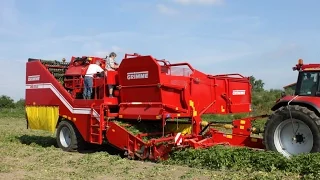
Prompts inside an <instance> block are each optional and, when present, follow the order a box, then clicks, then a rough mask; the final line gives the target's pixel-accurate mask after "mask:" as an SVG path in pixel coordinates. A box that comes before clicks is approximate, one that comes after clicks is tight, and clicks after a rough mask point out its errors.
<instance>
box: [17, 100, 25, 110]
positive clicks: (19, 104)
mask: <svg viewBox="0 0 320 180" xmlns="http://www.w3.org/2000/svg"><path fill="white" fill-rule="evenodd" d="M24 105H25V100H24V99H19V101H17V102H16V107H17V108H23V107H24Z"/></svg>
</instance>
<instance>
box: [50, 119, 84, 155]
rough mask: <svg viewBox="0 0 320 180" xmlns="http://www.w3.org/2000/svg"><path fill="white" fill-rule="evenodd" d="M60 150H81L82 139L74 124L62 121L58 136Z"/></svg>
mask: <svg viewBox="0 0 320 180" xmlns="http://www.w3.org/2000/svg"><path fill="white" fill-rule="evenodd" d="M56 139H57V143H58V146H59V148H61V149H62V150H63V151H68V152H71V151H76V150H79V148H80V145H81V143H82V137H81V135H80V133H79V132H78V130H77V129H76V128H75V127H74V125H73V124H71V123H69V122H68V121H61V122H60V123H59V125H58V128H57V135H56Z"/></svg>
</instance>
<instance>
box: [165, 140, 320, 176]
mask: <svg viewBox="0 0 320 180" xmlns="http://www.w3.org/2000/svg"><path fill="white" fill-rule="evenodd" d="M164 163H165V164H177V165H186V166H189V167H193V168H205V169H210V170H223V169H224V170H225V169H228V170H236V171H239V170H252V171H265V172H273V171H284V172H292V173H299V174H300V175H302V177H304V178H307V179H320V154H318V153H317V154H315V153H311V154H303V155H299V156H294V157H291V158H290V159H288V158H285V157H284V156H282V155H280V154H279V153H276V152H270V151H256V150H252V149H248V148H230V147H222V146H216V147H213V148H210V149H199V150H198V149H197V150H195V149H186V150H181V151H176V152H173V153H172V154H171V157H170V159H169V160H168V161H166V162H164Z"/></svg>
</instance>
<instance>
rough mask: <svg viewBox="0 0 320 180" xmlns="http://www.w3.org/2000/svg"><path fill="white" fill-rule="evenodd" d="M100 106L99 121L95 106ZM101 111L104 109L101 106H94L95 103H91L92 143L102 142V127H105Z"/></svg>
mask: <svg viewBox="0 0 320 180" xmlns="http://www.w3.org/2000/svg"><path fill="white" fill-rule="evenodd" d="M95 107H99V111H100V112H99V115H100V117H98V118H99V121H98V120H97V117H95V116H94V114H93V112H94V110H95V109H94V108H95ZM101 111H103V109H101V108H100V106H94V103H93V104H92V105H91V112H90V139H89V141H90V143H93V144H102V129H103V121H104V119H103V117H102V118H101Z"/></svg>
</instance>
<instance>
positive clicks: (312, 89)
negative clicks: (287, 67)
mask: <svg viewBox="0 0 320 180" xmlns="http://www.w3.org/2000/svg"><path fill="white" fill-rule="evenodd" d="M318 78H319V72H300V73H299V78H298V83H297V90H296V94H297V95H300V96H314V95H315V93H316V91H318V85H317V84H318Z"/></svg>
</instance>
